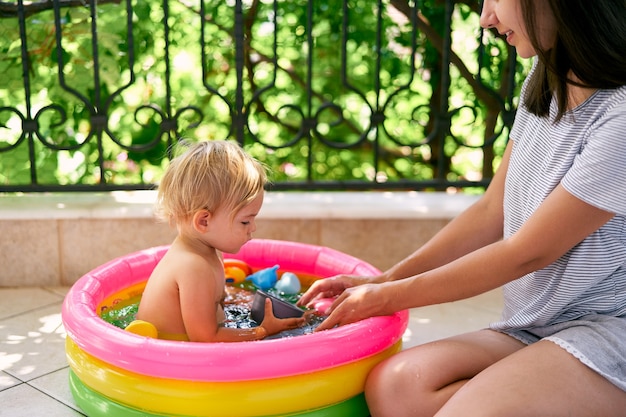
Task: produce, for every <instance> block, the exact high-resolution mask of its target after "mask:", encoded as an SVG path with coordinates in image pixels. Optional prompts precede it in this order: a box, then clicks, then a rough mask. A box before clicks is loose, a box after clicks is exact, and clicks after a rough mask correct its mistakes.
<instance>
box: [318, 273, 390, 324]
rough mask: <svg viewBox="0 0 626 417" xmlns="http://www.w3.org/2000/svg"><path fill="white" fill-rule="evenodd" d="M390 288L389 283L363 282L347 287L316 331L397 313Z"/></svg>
mask: <svg viewBox="0 0 626 417" xmlns="http://www.w3.org/2000/svg"><path fill="white" fill-rule="evenodd" d="M322 281H325V280H322ZM391 285H393V284H391ZM389 288H391V287H390V286H389V284H362V285H359V286H355V287H352V288H347V289H345V290H344V291H343V292H342V294H341V295H340V296H339V297H337V299H336V300H335V302H334V303H333V304H332V305H331V306H330V309H329V310H328V311H327V313H329V316H328V317H327V318H326V319H325V320H324V321H323V322H322V323H321V324H320V325H319V326H318V327H317V328H316V329H315V331H316V332H317V331H320V330H328V329H332V328H333V327H335V326H343V325H345V324H350V323H354V322H357V321H359V320H363V319H366V318H369V317H373V316H385V315H389V314H393V313H395V310H394V309H393V294H391V293H390V292H389V291H388V290H389Z"/></svg>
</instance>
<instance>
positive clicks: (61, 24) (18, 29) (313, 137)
mask: <svg viewBox="0 0 626 417" xmlns="http://www.w3.org/2000/svg"><path fill="white" fill-rule="evenodd" d="M479 3H480V2H479V1H471V0H465V1H453V0H447V1H443V0H439V1H435V0H431V1H405V0H386V1H382V0H379V1H378V2H370V1H364V0H326V1H320V0H265V1H259V0H248V1H242V0H231V1H223V0H207V1H198V0H163V1H157V0H153V1H150V0H134V1H133V0H100V1H96V0H84V1H83V0H54V1H49V0H41V1H37V0H35V1H33V2H24V1H23V0H19V1H17V2H0V46H1V47H2V49H3V58H2V59H1V60H0V73H2V74H3V76H2V79H0V192H15V191H23V192H30V191H35V192H37V191H105V190H132V189H149V188H153V187H154V184H155V183H156V182H158V178H159V175H160V174H161V173H162V170H163V168H164V167H165V166H166V165H167V160H168V159H169V158H171V157H172V155H173V151H174V149H175V146H173V145H176V143H178V142H179V141H181V140H192V141H193V140H211V139H230V140H235V141H237V142H238V143H240V144H241V145H242V146H243V147H244V148H245V149H246V150H248V151H249V152H250V153H251V154H252V155H254V156H255V157H257V158H258V159H260V160H262V161H263V162H264V163H266V164H267V165H268V166H269V167H270V168H271V170H272V172H273V184H272V186H271V188H272V189H274V190H372V189H381V190H405V189H410V190H426V189H428V190H445V189H447V188H449V187H454V188H464V187H485V186H486V185H487V184H488V183H489V181H490V179H491V177H492V175H493V171H494V167H495V166H497V164H498V161H499V155H501V154H502V150H503V148H504V146H505V143H506V140H507V135H508V131H509V129H510V126H511V124H512V121H513V117H514V113H515V101H514V97H515V94H516V92H517V90H518V87H519V81H520V79H521V77H522V76H523V73H524V71H525V68H524V67H523V66H522V65H521V64H520V63H519V62H518V61H517V60H516V56H515V53H514V50H512V49H511V48H510V47H508V45H507V44H506V42H504V41H503V40H502V39H501V38H499V37H498V35H497V34H496V33H493V32H489V31H483V30H480V28H479V27H478V12H479V10H480V4H479Z"/></svg>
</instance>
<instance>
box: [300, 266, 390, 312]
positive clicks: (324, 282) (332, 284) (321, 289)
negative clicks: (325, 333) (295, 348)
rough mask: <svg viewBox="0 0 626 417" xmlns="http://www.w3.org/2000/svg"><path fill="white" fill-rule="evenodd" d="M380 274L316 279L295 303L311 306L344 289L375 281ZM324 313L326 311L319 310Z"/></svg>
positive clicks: (339, 293) (332, 296)
mask: <svg viewBox="0 0 626 417" xmlns="http://www.w3.org/2000/svg"><path fill="white" fill-rule="evenodd" d="M379 279H380V276H376V277H374V276H371V277H363V276H359V275H337V276H334V277H330V278H325V279H318V280H317V281H315V282H314V283H313V285H311V288H309V289H308V290H307V291H306V292H305V293H304V294H302V297H300V299H299V300H298V302H297V305H299V306H304V307H312V306H313V304H315V301H317V300H320V299H323V298H334V297H337V296H339V295H341V294H342V293H343V292H344V291H345V290H346V289H348V288H352V287H356V286H359V285H363V284H367V283H370V282H377V281H378V280H379ZM320 313H323V314H325V313H326V312H324V311H321V312H320Z"/></svg>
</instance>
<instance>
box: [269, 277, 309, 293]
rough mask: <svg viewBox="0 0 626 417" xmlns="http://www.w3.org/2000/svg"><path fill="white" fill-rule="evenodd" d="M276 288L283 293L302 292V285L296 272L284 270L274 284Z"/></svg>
mask: <svg viewBox="0 0 626 417" xmlns="http://www.w3.org/2000/svg"><path fill="white" fill-rule="evenodd" d="M274 288H276V289H277V290H278V291H280V292H282V293H283V294H297V293H299V292H300V289H301V288H302V285H301V284H300V280H299V279H298V276H297V275H296V274H294V273H293V272H283V274H282V275H281V277H280V279H279V280H278V282H277V283H276V284H274Z"/></svg>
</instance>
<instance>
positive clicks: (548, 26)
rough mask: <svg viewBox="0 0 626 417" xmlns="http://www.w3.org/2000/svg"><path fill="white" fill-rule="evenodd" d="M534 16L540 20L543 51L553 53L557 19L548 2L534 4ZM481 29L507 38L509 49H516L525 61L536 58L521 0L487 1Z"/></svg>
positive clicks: (539, 26)
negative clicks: (493, 31)
mask: <svg viewBox="0 0 626 417" xmlns="http://www.w3.org/2000/svg"><path fill="white" fill-rule="evenodd" d="M535 8H536V10H535V16H538V21H537V23H538V28H539V30H540V32H541V33H539V36H538V38H539V41H540V42H541V46H542V48H545V49H550V48H551V47H552V45H554V42H555V38H556V33H555V22H554V16H553V14H552V10H551V9H550V6H549V5H548V4H547V2H546V1H545V0H539V1H537V2H535ZM480 25H481V26H482V27H484V28H495V29H496V30H497V31H498V33H500V34H501V35H504V36H505V37H506V41H507V43H508V44H509V45H511V46H514V47H515V50H516V51H517V54H518V55H519V56H521V57H522V58H530V57H532V56H535V55H537V51H535V48H534V47H533V45H532V43H531V42H530V38H529V36H528V31H527V30H526V27H525V25H524V20H523V18H522V9H521V6H520V0H485V1H484V3H483V10H482V13H481V15H480Z"/></svg>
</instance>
